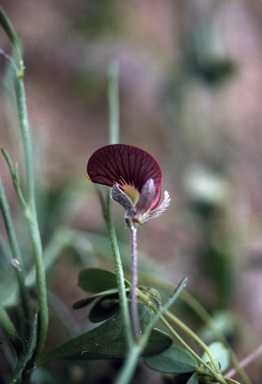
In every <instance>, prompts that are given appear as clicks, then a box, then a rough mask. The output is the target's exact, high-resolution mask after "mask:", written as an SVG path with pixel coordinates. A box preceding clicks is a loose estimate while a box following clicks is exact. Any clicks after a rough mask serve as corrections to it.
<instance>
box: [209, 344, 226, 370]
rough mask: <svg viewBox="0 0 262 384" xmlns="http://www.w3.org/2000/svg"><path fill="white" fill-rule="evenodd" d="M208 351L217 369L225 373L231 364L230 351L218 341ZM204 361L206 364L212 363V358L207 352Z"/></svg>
mask: <svg viewBox="0 0 262 384" xmlns="http://www.w3.org/2000/svg"><path fill="white" fill-rule="evenodd" d="M208 349H209V351H210V353H211V355H212V357H213V359H214V361H215V363H216V365H217V367H218V368H219V369H220V370H221V371H222V372H223V371H225V370H226V369H227V368H228V366H229V362H230V358H229V351H228V350H227V348H226V347H225V346H224V344H223V343H221V342H220V341H216V342H214V343H212V344H210V345H209V346H208ZM202 360H204V361H205V362H206V363H210V358H209V356H208V354H207V353H206V352H205V353H204V354H203V356H202Z"/></svg>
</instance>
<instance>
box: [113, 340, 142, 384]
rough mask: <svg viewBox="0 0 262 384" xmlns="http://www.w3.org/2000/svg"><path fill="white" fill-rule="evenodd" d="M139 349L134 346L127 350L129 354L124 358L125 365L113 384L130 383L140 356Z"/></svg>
mask: <svg viewBox="0 0 262 384" xmlns="http://www.w3.org/2000/svg"><path fill="white" fill-rule="evenodd" d="M141 351H142V350H141V347H140V346H138V345H134V346H133V348H131V349H130V350H129V353H128V355H127V357H126V360H125V364H124V366H123V368H122V369H121V371H120V373H119V374H118V376H117V378H116V381H115V382H114V384H128V383H130V381H131V379H132V376H133V374H134V371H135V369H136V366H137V361H138V359H139V357H140V355H141Z"/></svg>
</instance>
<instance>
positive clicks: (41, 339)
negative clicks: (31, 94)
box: [0, 8, 48, 357]
mask: <svg viewBox="0 0 262 384" xmlns="http://www.w3.org/2000/svg"><path fill="white" fill-rule="evenodd" d="M0 23H1V24H2V26H3V28H4V30H5V32H6V34H7V35H8V37H9V38H10V40H11V42H12V44H13V47H14V49H15V61H16V70H15V73H14V76H13V81H14V88H15V96H16V102H17V110H18V119H19V125H20V129H21V134H22V138H23V145H24V156H25V167H26V181H27V199H26V200H27V204H26V205H25V204H23V207H24V214H25V218H26V220H27V223H28V227H29V233H30V238H31V241H32V248H33V254H34V259H35V265H36V285H37V291H38V302H39V328H38V338H37V345H36V350H35V352H34V354H35V357H37V356H38V355H39V354H41V352H42V350H43V347H44V344H45V340H46V335H47V329H48V304H47V292H46V278H45V268H44V262H43V251H42V243H41V238H40V233H39V227H38V221H37V214H36V204H35V189H34V169H33V155H32V142H31V135H30V127H29V121H28V115H27V106H26V96H25V89H24V82H23V76H24V63H23V59H22V52H21V46H20V41H19V38H18V36H17V33H16V31H15V28H14V27H13V25H12V23H11V22H10V20H9V19H8V17H7V15H6V14H5V12H4V11H3V9H2V8H0Z"/></svg>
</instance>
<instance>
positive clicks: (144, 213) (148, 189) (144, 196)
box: [111, 179, 170, 226]
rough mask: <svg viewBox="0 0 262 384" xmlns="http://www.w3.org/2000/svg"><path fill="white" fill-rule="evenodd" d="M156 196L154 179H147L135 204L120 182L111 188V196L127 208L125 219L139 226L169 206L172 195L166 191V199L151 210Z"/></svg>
mask: <svg viewBox="0 0 262 384" xmlns="http://www.w3.org/2000/svg"><path fill="white" fill-rule="evenodd" d="M154 196H155V186H154V181H153V180H152V179H149V180H147V182H146V183H145V185H144V186H143V188H142V191H141V193H140V194H139V199H138V202H137V204H134V203H133V201H132V200H131V199H130V197H129V196H128V195H127V194H126V193H125V192H123V191H122V189H121V188H120V187H119V185H118V184H114V186H113V187H112V189H111V198H112V200H114V201H116V202H117V203H119V204H120V205H122V207H124V208H125V210H126V214H125V220H126V223H127V225H128V226H130V225H134V226H138V225H141V224H143V223H144V222H146V221H148V220H150V219H153V218H155V217H158V216H160V215H161V214H162V213H163V212H164V211H165V210H166V209H167V207H168V206H169V203H170V196H169V193H168V192H167V191H165V192H164V200H163V202H162V203H161V204H160V206H159V207H157V208H155V209H153V210H150V206H151V204H152V200H153V199H154Z"/></svg>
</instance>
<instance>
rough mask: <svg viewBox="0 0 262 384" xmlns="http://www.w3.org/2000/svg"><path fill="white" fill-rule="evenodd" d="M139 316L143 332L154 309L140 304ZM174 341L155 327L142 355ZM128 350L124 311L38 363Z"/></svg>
mask: <svg viewBox="0 0 262 384" xmlns="http://www.w3.org/2000/svg"><path fill="white" fill-rule="evenodd" d="M138 309H139V318H140V326H141V331H142V332H143V330H144V329H145V327H146V325H147V324H148V322H150V321H152V319H153V317H154V312H153V311H152V309H151V308H149V307H148V306H146V305H142V304H140V305H139V306H138ZM171 343H172V339H171V338H170V336H169V335H167V334H166V333H164V332H161V331H159V330H157V329H153V331H152V333H151V335H150V338H149V341H148V344H147V346H146V347H145V349H144V351H143V353H142V355H143V356H147V355H152V354H156V353H160V352H162V351H163V350H165V349H166V348H168V347H169V346H170V345H171ZM126 353H127V342H126V333H125V329H124V324H123V321H122V314H121V313H120V311H119V312H117V314H116V315H115V316H114V317H112V318H111V319H109V320H107V321H105V322H104V323H102V324H101V325H99V326H98V327H96V328H94V329H92V330H91V331H88V332H85V333H83V334H82V335H80V336H77V337H75V338H73V339H71V340H69V341H66V342H65V343H62V344H59V345H57V346H56V347H55V348H54V349H52V350H51V351H49V352H47V353H46V354H45V355H43V356H42V357H40V358H39V360H38V361H37V365H39V366H41V365H43V364H45V363H47V362H49V361H53V360H57V359H80V360H91V359H123V358H125V357H126Z"/></svg>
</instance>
